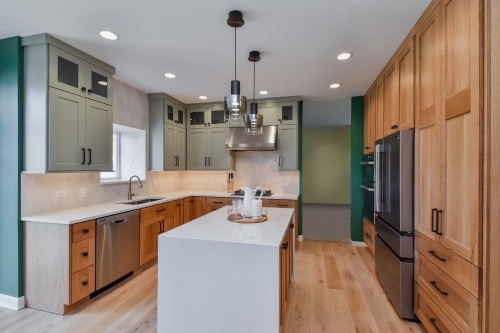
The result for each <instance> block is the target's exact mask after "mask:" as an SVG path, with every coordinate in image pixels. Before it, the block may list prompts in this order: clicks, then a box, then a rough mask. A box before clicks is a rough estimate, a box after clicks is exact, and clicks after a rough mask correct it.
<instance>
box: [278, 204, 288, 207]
mask: <svg viewBox="0 0 500 333" xmlns="http://www.w3.org/2000/svg"><path fill="white" fill-rule="evenodd" d="M276 206H278V207H288V205H282V204H277V205H276Z"/></svg>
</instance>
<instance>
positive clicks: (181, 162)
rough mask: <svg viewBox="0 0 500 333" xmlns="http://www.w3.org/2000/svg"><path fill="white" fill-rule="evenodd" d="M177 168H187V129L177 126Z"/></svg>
mask: <svg viewBox="0 0 500 333" xmlns="http://www.w3.org/2000/svg"><path fill="white" fill-rule="evenodd" d="M175 133H176V137H175V146H176V149H177V170H186V130H185V129H184V128H179V127H177V128H176V132H175Z"/></svg>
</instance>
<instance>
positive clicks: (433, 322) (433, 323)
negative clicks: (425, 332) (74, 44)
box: [429, 318, 443, 333]
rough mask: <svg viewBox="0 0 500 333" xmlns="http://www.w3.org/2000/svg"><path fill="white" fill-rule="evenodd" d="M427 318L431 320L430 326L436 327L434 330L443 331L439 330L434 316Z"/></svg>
mask: <svg viewBox="0 0 500 333" xmlns="http://www.w3.org/2000/svg"><path fill="white" fill-rule="evenodd" d="M429 320H430V321H431V324H432V326H434V328H435V329H436V331H438V333H443V332H442V331H441V330H440V329H439V328H438V327H437V325H436V319H434V318H430V319H429Z"/></svg>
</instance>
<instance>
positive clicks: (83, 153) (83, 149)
mask: <svg viewBox="0 0 500 333" xmlns="http://www.w3.org/2000/svg"><path fill="white" fill-rule="evenodd" d="M82 155H83V162H82V164H85V148H82Z"/></svg>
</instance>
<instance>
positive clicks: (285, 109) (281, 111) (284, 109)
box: [276, 102, 299, 125]
mask: <svg viewBox="0 0 500 333" xmlns="http://www.w3.org/2000/svg"><path fill="white" fill-rule="evenodd" d="M276 107H277V109H278V123H279V124H280V125H297V124H298V123H299V103H298V102H280V103H276Z"/></svg>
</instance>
